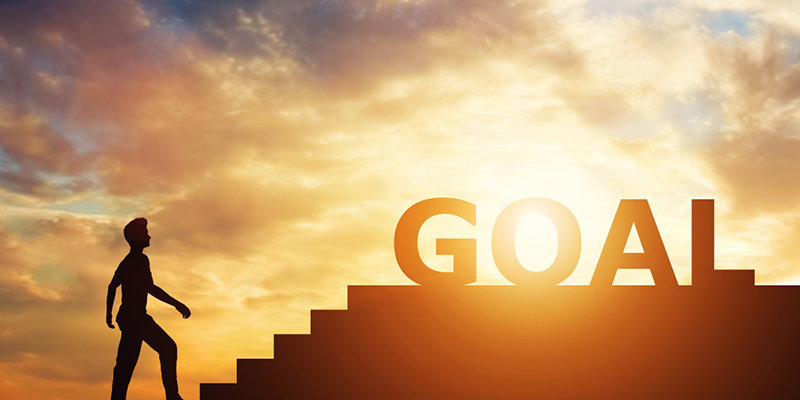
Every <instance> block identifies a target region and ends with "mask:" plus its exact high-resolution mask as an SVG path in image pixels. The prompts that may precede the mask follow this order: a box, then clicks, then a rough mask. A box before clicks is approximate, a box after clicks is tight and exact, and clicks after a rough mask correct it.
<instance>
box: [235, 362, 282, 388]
mask: <svg viewBox="0 0 800 400" xmlns="http://www.w3.org/2000/svg"><path fill="white" fill-rule="evenodd" d="M274 370H275V359H273V358H240V359H238V360H236V383H238V384H250V383H254V382H262V381H264V377H265V376H267V375H270V374H272V373H274Z"/></svg>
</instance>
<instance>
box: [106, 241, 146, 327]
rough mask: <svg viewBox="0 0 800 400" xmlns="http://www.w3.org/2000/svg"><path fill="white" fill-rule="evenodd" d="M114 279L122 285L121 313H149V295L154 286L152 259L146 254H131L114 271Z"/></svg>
mask: <svg viewBox="0 0 800 400" xmlns="http://www.w3.org/2000/svg"><path fill="white" fill-rule="evenodd" d="M113 280H114V281H116V282H119V283H120V284H121V285H122V305H121V306H120V307H119V313H118V314H117V316H118V317H119V314H126V315H135V314H146V313H147V295H148V293H149V292H150V288H151V287H152V286H153V274H152V273H150V259H148V258H147V256H146V255H144V254H141V253H140V254H131V253H128V255H127V256H125V258H124V259H123V260H122V262H120V263H119V267H117V270H116V271H115V272H114V278H113Z"/></svg>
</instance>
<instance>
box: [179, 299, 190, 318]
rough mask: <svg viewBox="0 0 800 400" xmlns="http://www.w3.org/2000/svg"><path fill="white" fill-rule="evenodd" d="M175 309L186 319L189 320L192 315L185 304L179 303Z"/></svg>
mask: <svg viewBox="0 0 800 400" xmlns="http://www.w3.org/2000/svg"><path fill="white" fill-rule="evenodd" d="M175 309H176V310H178V312H179V313H181V315H183V318H184V319H186V318H189V316H191V315H192V312H191V311H189V307H186V305H184V304H183V303H178V304H177V305H176V306H175Z"/></svg>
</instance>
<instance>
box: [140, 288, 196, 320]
mask: <svg viewBox="0 0 800 400" xmlns="http://www.w3.org/2000/svg"><path fill="white" fill-rule="evenodd" d="M150 294H152V295H153V297H155V298H157V299H159V300H161V301H163V302H164V303H167V304H169V305H171V306H173V307H175V308H176V309H177V310H178V312H180V313H181V315H183V318H189V316H190V315H192V312H191V311H189V307H186V306H185V305H184V304H183V303H181V302H180V301H178V300H175V298H173V297H172V296H170V295H169V294H167V292H165V291H164V289H161V288H160V287H158V286H156V285H155V284H154V285H153V286H150Z"/></svg>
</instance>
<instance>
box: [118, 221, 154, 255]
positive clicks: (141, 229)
mask: <svg viewBox="0 0 800 400" xmlns="http://www.w3.org/2000/svg"><path fill="white" fill-rule="evenodd" d="M122 233H123V234H124V235H125V240H127V241H128V244H129V245H131V247H136V248H142V249H143V248H145V247H147V246H150V235H148V234H147V220H146V219H144V218H136V219H134V220H133V221H131V222H128V225H125V229H123V230H122Z"/></svg>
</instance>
